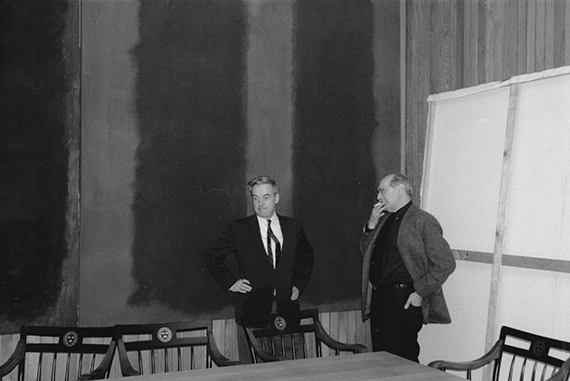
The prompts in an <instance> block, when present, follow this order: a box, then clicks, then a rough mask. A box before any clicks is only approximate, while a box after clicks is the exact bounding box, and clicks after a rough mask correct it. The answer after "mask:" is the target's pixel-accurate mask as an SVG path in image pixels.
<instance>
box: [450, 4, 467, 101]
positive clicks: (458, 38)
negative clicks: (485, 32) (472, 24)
mask: <svg viewBox="0 0 570 381" xmlns="http://www.w3.org/2000/svg"><path fill="white" fill-rule="evenodd" d="M464 7H465V3H464V2H463V1H456V0H454V1H453V2H452V3H451V12H450V18H451V19H452V20H453V25H452V28H451V36H452V38H453V40H452V45H451V54H452V57H453V58H452V63H453V66H452V67H453V75H454V80H453V81H452V83H453V85H452V87H453V89H454V90H455V89H460V88H462V87H463V42H464V40H463V25H464V24H465V22H464V12H463V8H464Z"/></svg>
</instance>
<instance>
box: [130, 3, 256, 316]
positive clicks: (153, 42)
mask: <svg viewBox="0 0 570 381" xmlns="http://www.w3.org/2000/svg"><path fill="white" fill-rule="evenodd" d="M245 19H246V11H245V6H244V4H243V3H242V2H240V1H223V2H222V1H210V0H193V1H182V0H178V1H168V2H165V1H154V0H141V2H140V11H139V25H140V26H139V34H140V42H139V44H138V45H137V46H136V47H135V48H134V49H133V51H132V54H133V58H134V62H135V64H136V68H137V78H136V88H135V91H136V111H137V118H138V129H139V135H140V145H139V147H138V148H137V153H136V173H135V183H134V192H135V195H134V197H135V201H134V205H133V212H134V222H135V227H134V228H135V237H134V243H133V254H132V255H133V277H134V279H135V282H136V285H137V288H136V290H135V292H134V293H133V294H132V295H131V296H130V298H129V303H130V304H131V305H141V304H145V303H148V302H150V301H155V302H158V303H163V304H165V305H167V306H168V307H170V308H172V309H175V310H181V311H185V312H187V313H196V314H197V313H201V312H209V311H214V310H217V309H219V308H221V307H223V305H225V304H228V303H229V301H228V300H225V299H223V298H224V296H223V295H224V294H223V293H222V292H221V290H220V289H219V287H218V286H217V285H216V284H215V282H214V281H213V279H212V277H211V276H210V274H209V273H208V272H207V271H205V270H204V266H203V261H202V252H203V250H204V249H205V248H206V247H207V246H208V244H209V243H210V242H211V241H212V239H213V238H214V237H215V235H216V233H217V231H219V229H221V228H224V227H225V226H226V225H227V223H228V222H229V221H230V220H232V219H235V218H238V217H242V216H243V212H244V210H245V205H244V204H245V187H244V178H245V174H244V173H245V145H246V127H245V121H244V118H243V110H242V109H243V103H244V101H243V96H242V93H243V86H244V84H243V78H244V72H245V69H244V67H243V66H244V64H243V62H244V51H245V46H244V44H245V42H244V41H245V38H246V22H245Z"/></svg>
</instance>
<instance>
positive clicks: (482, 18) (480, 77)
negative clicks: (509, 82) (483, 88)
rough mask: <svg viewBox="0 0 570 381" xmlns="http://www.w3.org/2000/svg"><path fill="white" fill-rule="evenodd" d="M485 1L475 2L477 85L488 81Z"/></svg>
mask: <svg viewBox="0 0 570 381" xmlns="http://www.w3.org/2000/svg"><path fill="white" fill-rule="evenodd" d="M486 33H487V2H486V1H484V0H478V2H477V83H476V84H477V85H478V84H480V83H485V82H488V81H489V79H488V77H487V71H486V70H485V69H486V62H487V58H486V57H487V42H486V41H487V34H486Z"/></svg>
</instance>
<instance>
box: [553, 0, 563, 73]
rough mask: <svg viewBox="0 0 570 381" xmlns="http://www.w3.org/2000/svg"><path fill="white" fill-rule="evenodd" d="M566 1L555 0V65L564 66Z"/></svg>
mask: <svg viewBox="0 0 570 381" xmlns="http://www.w3.org/2000/svg"><path fill="white" fill-rule="evenodd" d="M565 15H566V2H565V0H555V4H554V63H553V65H554V67H560V66H564V43H565V36H566V31H565V30H564V27H565Z"/></svg>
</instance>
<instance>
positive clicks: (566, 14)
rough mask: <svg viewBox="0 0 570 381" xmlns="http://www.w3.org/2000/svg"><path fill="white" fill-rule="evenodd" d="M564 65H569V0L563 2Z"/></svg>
mask: <svg viewBox="0 0 570 381" xmlns="http://www.w3.org/2000/svg"><path fill="white" fill-rule="evenodd" d="M564 65H570V0H566V1H565V2H564Z"/></svg>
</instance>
